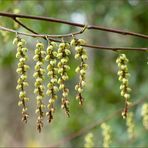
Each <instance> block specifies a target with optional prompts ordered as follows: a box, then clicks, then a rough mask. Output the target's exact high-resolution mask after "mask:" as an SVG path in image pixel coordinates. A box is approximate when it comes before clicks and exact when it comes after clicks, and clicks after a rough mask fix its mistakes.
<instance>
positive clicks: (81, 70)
mask: <svg viewBox="0 0 148 148" xmlns="http://www.w3.org/2000/svg"><path fill="white" fill-rule="evenodd" d="M84 44H85V41H84V40H83V39H73V40H72V41H71V45H72V46H75V51H76V54H75V59H77V60H80V65H79V66H77V68H76V70H75V71H76V73H78V74H79V83H78V84H77V85H76V86H75V90H76V91H77V92H78V93H77V96H76V99H77V100H79V104H80V105H82V104H83V101H84V99H83V96H82V92H83V88H84V86H85V83H86V82H85V79H86V70H87V67H88V65H87V64H86V60H87V59H88V56H87V53H86V50H85V49H84V47H83V46H82V45H84Z"/></svg>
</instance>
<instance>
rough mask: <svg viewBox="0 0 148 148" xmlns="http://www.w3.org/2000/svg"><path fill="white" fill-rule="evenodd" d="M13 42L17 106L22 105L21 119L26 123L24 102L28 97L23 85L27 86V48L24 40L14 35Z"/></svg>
mask: <svg viewBox="0 0 148 148" xmlns="http://www.w3.org/2000/svg"><path fill="white" fill-rule="evenodd" d="M13 44H16V45H17V53H16V58H17V59H19V63H18V68H17V70H16V72H17V73H18V74H19V79H18V80H17V87H16V89H17V90H19V91H20V92H19V98H20V101H19V102H18V105H19V106H22V107H23V108H22V121H24V122H25V123H27V118H28V113H27V110H28V108H27V106H26V102H27V101H29V98H28V97H27V95H26V91H25V87H26V86H28V82H27V81H26V80H27V74H26V72H27V70H28V69H29V66H28V65H27V64H26V61H27V59H28V57H27V51H28V49H27V48H26V47H25V44H26V41H25V40H24V39H21V38H20V37H16V38H15V39H14V41H13Z"/></svg>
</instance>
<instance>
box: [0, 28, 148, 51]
mask: <svg viewBox="0 0 148 148" xmlns="http://www.w3.org/2000/svg"><path fill="white" fill-rule="evenodd" d="M0 30H3V31H8V32H13V33H17V34H22V35H26V36H32V37H42V38H45V37H50V38H49V39H50V40H51V41H55V42H61V41H59V40H56V39H52V37H58V35H48V34H30V33H24V32H20V31H16V30H13V29H10V28H6V27H3V26H0ZM79 32H80V31H79ZM59 36H61V35H59ZM82 46H84V47H90V48H95V49H100V50H112V51H118V50H124V51H126V50H136V51H148V48H132V47H106V46H97V45H90V44H86V45H82Z"/></svg>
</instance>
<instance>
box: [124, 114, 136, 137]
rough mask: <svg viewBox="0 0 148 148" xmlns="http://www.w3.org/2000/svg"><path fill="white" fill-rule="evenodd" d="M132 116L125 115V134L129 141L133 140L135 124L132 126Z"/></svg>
mask: <svg viewBox="0 0 148 148" xmlns="http://www.w3.org/2000/svg"><path fill="white" fill-rule="evenodd" d="M133 116H134V115H133V113H132V112H129V113H127V118H126V125H127V132H128V135H129V138H130V139H132V138H134V134H135V133H134V129H135V124H134V119H133Z"/></svg>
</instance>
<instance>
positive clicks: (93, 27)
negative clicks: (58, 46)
mask: <svg viewBox="0 0 148 148" xmlns="http://www.w3.org/2000/svg"><path fill="white" fill-rule="evenodd" d="M0 16H5V17H10V18H26V19H34V20H44V21H49V22H56V23H62V24H67V25H72V26H77V27H81V28H83V27H85V24H80V23H74V22H70V21H64V20H61V19H55V18H51V17H45V16H32V15H23V14H13V13H8V12H0ZM87 29H94V30H101V31H106V32H112V33H118V34H121V35H130V36H137V37H141V38H145V39H148V35H144V34H140V33H135V32H130V31H122V30H119V29H112V28H107V27H102V26H96V25H87Z"/></svg>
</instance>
